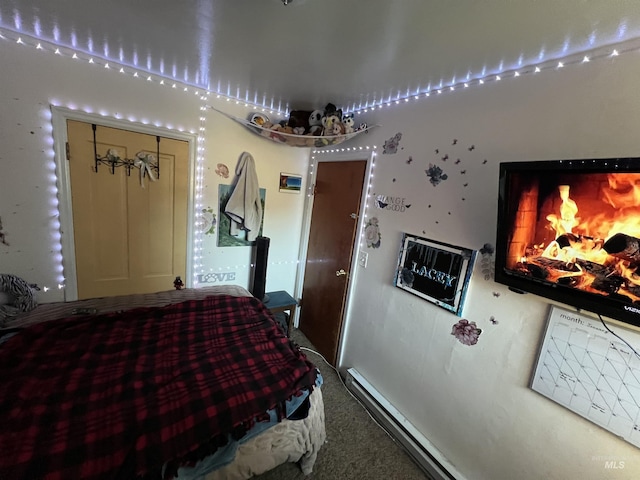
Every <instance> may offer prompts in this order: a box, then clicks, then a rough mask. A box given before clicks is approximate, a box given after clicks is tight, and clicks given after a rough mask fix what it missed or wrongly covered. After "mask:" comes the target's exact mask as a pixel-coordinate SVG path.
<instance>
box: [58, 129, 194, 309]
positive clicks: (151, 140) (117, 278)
mask: <svg viewBox="0 0 640 480" xmlns="http://www.w3.org/2000/svg"><path fill="white" fill-rule="evenodd" d="M67 131H68V140H69V151H70V159H69V175H70V178H71V199H72V209H73V228H74V243H75V249H76V251H75V253H76V275H77V280H78V298H80V299H83V298H91V297H97V296H113V295H123V294H129V293H148V292H157V291H160V290H167V289H169V288H171V286H172V284H173V280H174V278H175V277H176V276H181V277H183V278H184V276H185V272H186V248H187V245H186V238H187V201H188V156H189V146H188V143H187V142H184V141H180V140H172V139H167V138H162V139H161V141H160V177H159V178H158V180H157V181H155V182H151V181H150V180H149V177H148V176H147V177H145V178H144V179H143V181H144V187H143V186H142V184H141V180H140V170H139V169H137V168H133V169H131V172H130V175H129V174H127V169H126V167H116V168H115V171H114V173H113V174H112V173H111V168H110V167H109V166H108V165H102V164H100V165H98V171H97V172H95V170H94V161H93V158H94V150H93V129H92V126H91V124H87V123H83V122H77V121H72V120H69V121H68V122H67ZM96 140H97V150H98V155H101V156H104V155H105V154H106V152H107V150H108V149H111V148H113V149H116V150H117V151H118V154H119V156H120V157H121V158H135V155H136V153H138V152H140V151H144V152H147V153H151V154H153V155H154V156H156V155H157V142H156V137H155V136H154V135H147V134H141V133H136V132H130V131H126V130H120V129H114V128H109V127H103V126H98V127H97V130H96Z"/></svg>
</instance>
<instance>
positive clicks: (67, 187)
mask: <svg viewBox="0 0 640 480" xmlns="http://www.w3.org/2000/svg"><path fill="white" fill-rule="evenodd" d="M67 120H76V121H79V122H85V123H95V124H96V125H102V126H104V127H111V128H117V129H120V130H127V131H129V132H135V133H142V134H147V135H154V136H158V135H159V136H161V137H164V138H171V139H174V140H182V141H186V142H187V143H188V145H189V157H188V162H189V165H188V167H187V169H188V179H187V185H188V192H189V197H188V199H187V251H186V252H185V255H186V279H185V285H186V287H191V286H192V284H193V268H194V263H193V252H194V250H193V239H194V233H193V229H194V226H195V225H194V224H195V222H194V215H193V211H194V200H195V185H196V181H195V180H196V178H195V165H196V153H197V147H196V145H197V135H195V134H191V133H184V132H177V131H174V130H168V129H165V128H161V127H155V126H153V125H144V124H139V123H133V122H130V121H127V120H119V119H117V118H112V117H106V116H102V115H96V114H91V113H87V112H81V111H77V110H71V109H69V108H65V107H59V106H55V105H52V106H51V124H52V127H53V132H52V134H53V149H54V152H55V163H56V184H57V187H58V195H57V197H58V212H59V215H60V218H59V223H60V232H62V234H61V239H60V243H61V245H62V267H63V269H64V271H63V274H64V279H65V280H64V283H65V292H64V299H65V301H73V300H77V299H78V278H77V275H76V254H75V251H76V249H75V234H74V230H73V205H72V202H71V177H70V174H69V168H68V166H67V158H66V151H67V149H66V145H67V141H68V134H67Z"/></svg>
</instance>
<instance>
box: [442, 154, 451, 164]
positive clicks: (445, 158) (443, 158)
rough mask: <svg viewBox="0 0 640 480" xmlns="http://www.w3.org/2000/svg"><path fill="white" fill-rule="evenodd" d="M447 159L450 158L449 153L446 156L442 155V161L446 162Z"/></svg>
mask: <svg viewBox="0 0 640 480" xmlns="http://www.w3.org/2000/svg"><path fill="white" fill-rule="evenodd" d="M447 160H449V155H448V154H447V155H445V156H444V157H442V161H443V162H446V161H447Z"/></svg>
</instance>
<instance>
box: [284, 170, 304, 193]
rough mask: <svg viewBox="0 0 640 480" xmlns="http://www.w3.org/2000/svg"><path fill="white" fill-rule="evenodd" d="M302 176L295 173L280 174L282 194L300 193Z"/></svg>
mask: <svg viewBox="0 0 640 480" xmlns="http://www.w3.org/2000/svg"><path fill="white" fill-rule="evenodd" d="M301 188H302V176H301V175H296V174H294V173H282V172H281V173H280V190H279V191H280V192H284V193H300V189H301Z"/></svg>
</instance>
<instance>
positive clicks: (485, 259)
mask: <svg viewBox="0 0 640 480" xmlns="http://www.w3.org/2000/svg"><path fill="white" fill-rule="evenodd" d="M494 252H495V248H493V245H491V244H490V243H485V244H484V245H483V246H482V248H481V249H480V255H481V256H482V258H481V260H480V265H481V266H482V275H483V276H484V279H485V280H491V279H492V278H493V274H494V271H495V263H494V259H493V253H494Z"/></svg>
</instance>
